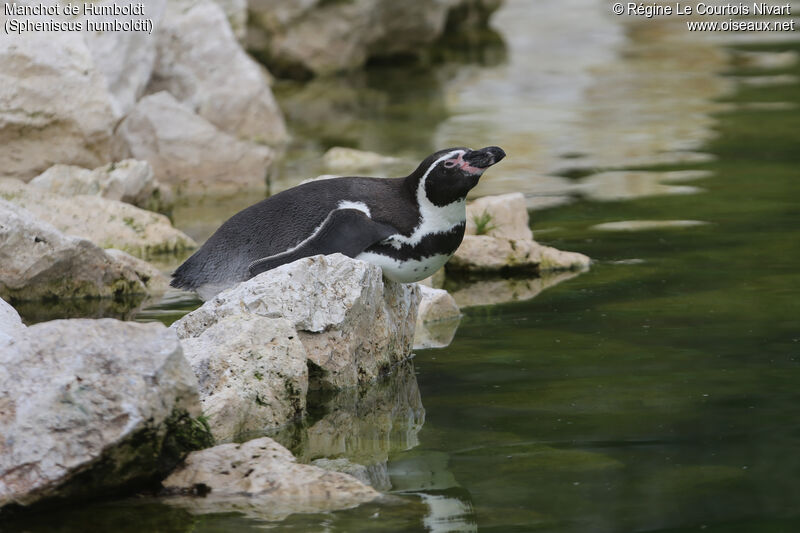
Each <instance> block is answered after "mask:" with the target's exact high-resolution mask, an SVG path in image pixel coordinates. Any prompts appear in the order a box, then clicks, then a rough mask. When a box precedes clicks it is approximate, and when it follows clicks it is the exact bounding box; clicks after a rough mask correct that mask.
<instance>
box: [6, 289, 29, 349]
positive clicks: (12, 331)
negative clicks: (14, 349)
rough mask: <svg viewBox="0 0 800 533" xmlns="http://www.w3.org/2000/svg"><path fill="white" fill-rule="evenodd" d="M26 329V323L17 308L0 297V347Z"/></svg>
mask: <svg viewBox="0 0 800 533" xmlns="http://www.w3.org/2000/svg"><path fill="white" fill-rule="evenodd" d="M24 330H25V324H23V323H22V319H21V318H20V317H19V313H17V310H16V309H14V308H13V307H11V305H10V304H9V303H8V302H6V301H5V300H3V299H2V298H0V349H2V346H3V345H4V344H7V343H9V342H11V341H12V340H13V339H15V338H16V337H17V336H18V335H20V334H22V332H23V331H24Z"/></svg>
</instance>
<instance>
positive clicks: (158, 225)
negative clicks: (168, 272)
mask: <svg viewBox="0 0 800 533" xmlns="http://www.w3.org/2000/svg"><path fill="white" fill-rule="evenodd" d="M0 198H5V199H7V200H8V201H9V202H12V203H14V204H17V205H19V206H20V207H24V208H25V209H27V210H29V211H30V212H31V213H33V214H34V215H35V216H36V217H38V218H39V219H41V220H43V221H45V222H48V223H50V224H52V225H53V226H55V227H56V228H58V229H59V230H60V231H63V232H64V233H67V234H69V235H75V236H77V237H82V238H84V239H88V240H90V241H92V242H93V243H95V244H96V245H97V246H100V247H101V248H117V249H119V250H124V251H126V252H129V253H130V254H133V255H136V256H139V257H146V256H148V255H151V254H157V253H164V252H180V251H183V250H187V249H191V248H194V247H196V246H197V243H195V242H194V240H192V238H191V237H189V236H188V235H186V234H185V233H183V232H182V231H179V230H177V229H175V228H174V227H173V226H172V224H171V223H170V221H169V219H168V218H167V217H165V216H164V215H161V214H158V213H152V212H150V211H145V210H144V209H140V208H138V207H136V206H133V205H130V204H126V203H124V202H118V201H116V200H108V199H106V198H102V197H100V196H88V195H78V196H71V197H67V196H61V195H59V194H53V193H49V192H46V191H43V190H41V189H39V188H36V187H31V186H30V185H26V184H24V183H22V182H21V181H19V180H12V179H0Z"/></svg>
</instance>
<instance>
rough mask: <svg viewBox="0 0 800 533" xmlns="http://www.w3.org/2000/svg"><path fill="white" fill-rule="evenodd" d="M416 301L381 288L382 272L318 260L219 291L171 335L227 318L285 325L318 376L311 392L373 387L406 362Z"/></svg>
mask: <svg viewBox="0 0 800 533" xmlns="http://www.w3.org/2000/svg"><path fill="white" fill-rule="evenodd" d="M418 301H419V292H418V289H417V286H416V285H415V284H408V285H405V284H399V283H394V282H391V281H388V280H384V279H383V276H382V272H381V269H380V267H377V266H375V265H371V264H369V263H365V262H363V261H358V260H355V259H350V258H348V257H345V256H344V255H342V254H332V255H328V256H320V255H318V256H314V257H306V258H304V259H299V260H297V261H295V262H293V263H290V264H287V265H282V266H280V267H278V268H275V269H273V270H270V271H268V272H264V273H262V274H260V275H258V276H256V277H254V278H252V279H250V280H248V281H245V282H243V283H240V284H238V285H236V286H234V287H232V288H230V289H228V290H226V291H223V292H221V293H219V294H218V295H217V296H216V297H214V298H213V299H212V300H209V301H207V302H206V303H205V304H203V306H202V307H200V308H199V309H197V310H195V311H193V312H191V313H189V314H188V315H186V316H184V317H183V318H182V319H180V320H179V321H177V322H175V324H173V326H172V327H173V328H175V330H176V331H177V332H178V335H179V336H180V337H181V338H182V339H185V338H189V337H196V336H199V335H200V334H201V333H202V332H203V331H205V330H206V329H207V328H209V327H210V326H212V325H214V324H215V323H216V322H217V321H219V320H220V319H222V318H224V317H226V316H230V315H239V314H243V313H252V314H256V315H260V316H265V317H271V318H278V317H283V318H286V319H287V320H289V322H291V323H292V324H293V325H294V327H295V328H296V329H297V331H298V332H299V335H300V340H301V342H302V343H303V346H304V347H305V349H306V352H307V354H308V360H309V361H310V362H311V363H313V364H314V365H315V367H317V368H318V369H320V370H321V375H320V376H319V381H318V382H317V383H314V384H312V386H323V387H333V388H340V387H349V386H353V385H355V384H357V383H362V382H367V381H371V380H373V379H375V378H376V377H378V376H379V375H381V374H382V373H385V372H386V371H388V369H390V368H391V367H392V366H393V365H394V364H395V363H397V362H399V361H401V360H403V359H405V358H406V357H408V356H409V355H410V351H411V345H412V340H413V337H414V326H415V324H416V315H417V306H418Z"/></svg>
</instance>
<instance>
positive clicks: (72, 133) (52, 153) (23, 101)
mask: <svg viewBox="0 0 800 533" xmlns="http://www.w3.org/2000/svg"><path fill="white" fill-rule="evenodd" d="M0 65H2V68H0V176H6V177H15V178H19V179H22V180H25V181H27V180H30V179H31V178H33V177H34V176H36V175H38V174H40V173H41V172H43V171H44V170H46V169H48V168H50V167H51V166H53V165H54V164H56V163H64V164H71V165H80V166H83V167H96V166H98V165H101V164H103V163H104V162H106V161H110V159H111V157H110V156H111V135H112V131H113V129H114V125H115V122H116V119H117V117H116V115H115V113H114V111H113V104H112V97H111V94H110V93H109V91H108V89H107V86H106V82H105V80H104V79H103V76H102V75H101V74H100V72H98V70H97V69H96V68H95V65H94V62H93V60H92V56H91V54H90V52H89V49H88V48H87V46H86V43H85V42H84V39H83V35H82V34H81V33H78V32H68V31H65V32H29V33H25V34H24V35H6V34H5V33H0Z"/></svg>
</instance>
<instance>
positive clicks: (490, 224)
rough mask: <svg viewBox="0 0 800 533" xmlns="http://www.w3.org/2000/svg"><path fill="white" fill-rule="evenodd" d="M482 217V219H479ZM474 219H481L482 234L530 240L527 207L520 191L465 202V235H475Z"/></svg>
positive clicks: (531, 237) (475, 225)
mask: <svg viewBox="0 0 800 533" xmlns="http://www.w3.org/2000/svg"><path fill="white" fill-rule="evenodd" d="M481 219H483V220H481ZM476 221H483V222H485V223H484V225H483V226H484V227H483V230H484V232H485V233H483V234H484V235H489V236H491V237H499V238H502V239H513V240H528V241H529V240H532V239H533V233H532V232H531V230H530V227H529V226H528V223H529V219H528V207H527V203H526V201H525V197H524V196H523V195H522V193H519V192H513V193H509V194H500V195H497V196H484V197H483V198H478V199H477V200H475V201H473V202H470V203H469V204H467V227H466V229H465V233H466V234H467V235H476V234H477V233H476V229H477V224H476Z"/></svg>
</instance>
